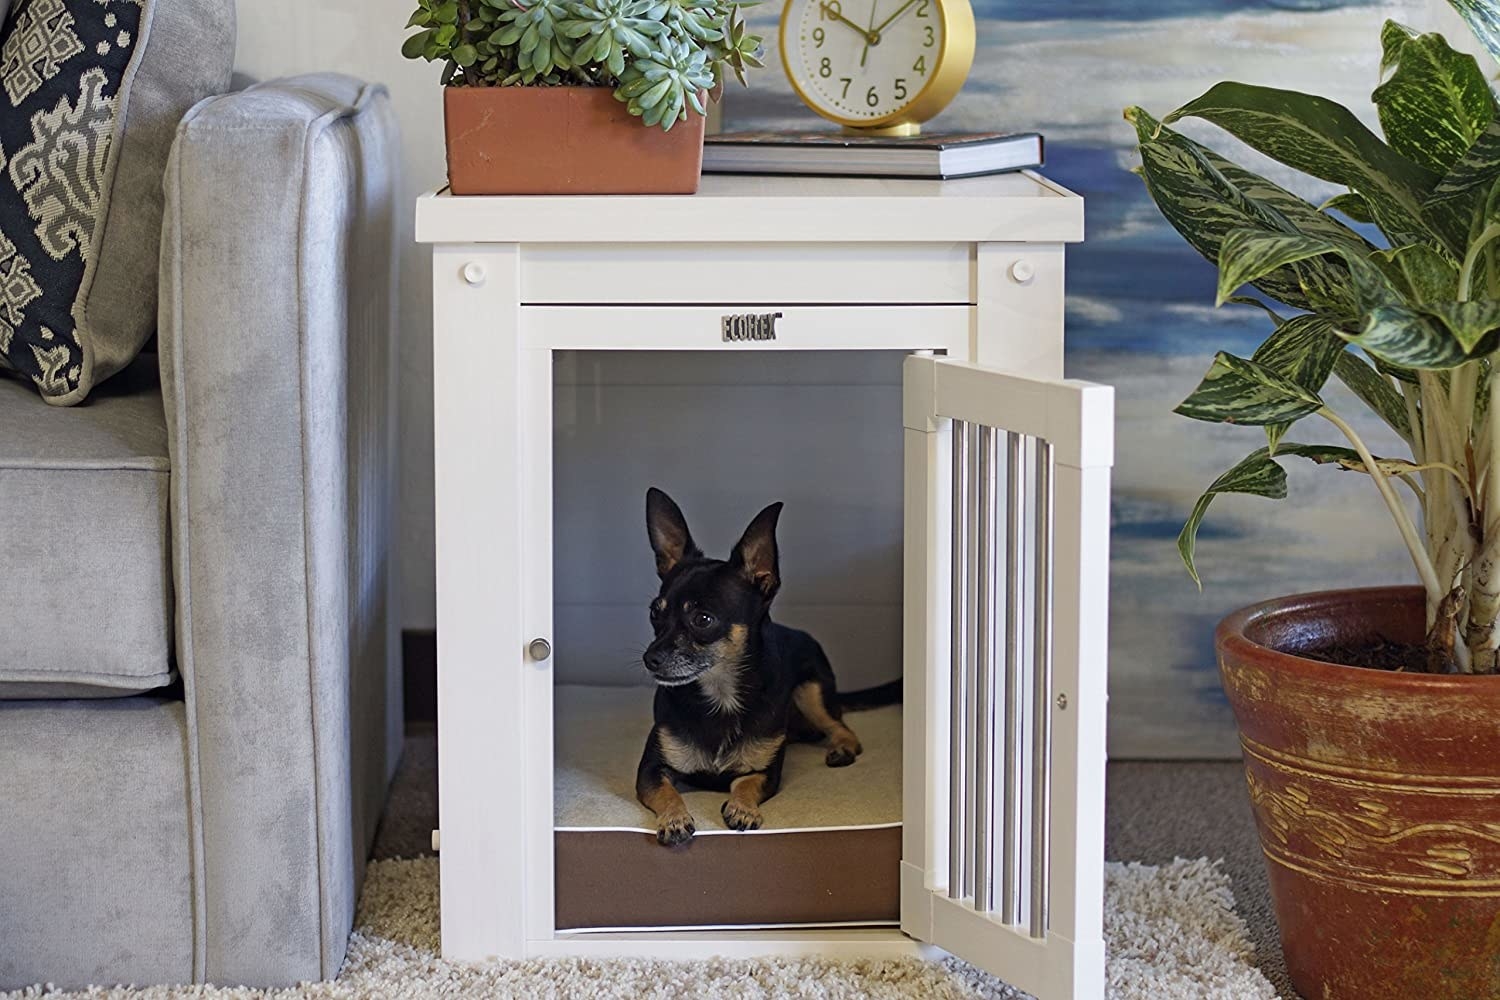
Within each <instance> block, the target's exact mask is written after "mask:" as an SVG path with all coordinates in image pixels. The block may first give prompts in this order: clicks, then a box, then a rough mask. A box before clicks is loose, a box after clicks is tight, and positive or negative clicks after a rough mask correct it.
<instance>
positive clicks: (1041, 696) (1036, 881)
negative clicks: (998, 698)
mask: <svg viewBox="0 0 1500 1000" xmlns="http://www.w3.org/2000/svg"><path fill="white" fill-rule="evenodd" d="M1038 445H1039V447H1038V449H1037V458H1036V578H1035V581H1034V583H1035V587H1036V597H1035V610H1036V618H1035V619H1034V622H1033V626H1032V627H1033V630H1034V631H1033V634H1032V646H1033V650H1034V662H1033V664H1032V666H1033V670H1034V677H1033V681H1032V698H1033V700H1032V707H1031V710H1032V712H1033V714H1034V716H1035V718H1034V719H1033V720H1032V748H1031V766H1032V772H1031V936H1032V937H1034V938H1040V937H1045V936H1046V933H1047V903H1048V884H1047V883H1048V867H1049V865H1048V861H1049V858H1048V852H1047V840H1048V837H1049V836H1050V834H1051V825H1052V823H1051V821H1052V815H1051V813H1052V801H1051V800H1052V795H1051V792H1052V500H1053V497H1052V493H1053V490H1052V445H1051V444H1049V443H1047V442H1046V441H1038Z"/></svg>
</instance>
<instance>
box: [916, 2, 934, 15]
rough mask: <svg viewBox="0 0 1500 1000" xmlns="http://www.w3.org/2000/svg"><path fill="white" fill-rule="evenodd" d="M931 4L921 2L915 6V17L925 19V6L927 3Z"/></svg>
mask: <svg viewBox="0 0 1500 1000" xmlns="http://www.w3.org/2000/svg"><path fill="white" fill-rule="evenodd" d="M931 2H932V0H922V2H921V3H919V4H917V16H918V17H926V16H927V5H928V4H929V3H931Z"/></svg>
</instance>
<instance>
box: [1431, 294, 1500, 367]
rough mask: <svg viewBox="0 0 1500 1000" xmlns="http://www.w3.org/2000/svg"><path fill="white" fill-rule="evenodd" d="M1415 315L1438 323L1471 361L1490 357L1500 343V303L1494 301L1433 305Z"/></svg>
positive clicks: (1438, 303) (1480, 300) (1484, 300)
mask: <svg viewBox="0 0 1500 1000" xmlns="http://www.w3.org/2000/svg"><path fill="white" fill-rule="evenodd" d="M1418 311H1419V312H1421V313H1423V314H1424V315H1427V316H1431V317H1432V318H1433V319H1435V320H1437V321H1438V322H1439V323H1441V324H1442V325H1443V326H1444V327H1445V328H1446V329H1447V330H1448V332H1449V333H1451V334H1453V337H1454V339H1455V340H1457V341H1458V343H1459V346H1461V347H1462V348H1463V349H1464V352H1465V354H1467V355H1469V356H1471V357H1472V356H1477V355H1483V354H1489V353H1490V352H1492V351H1493V350H1494V349H1495V347H1496V342H1497V340H1500V302H1497V301H1495V300H1494V299H1477V300H1475V301H1472V302H1433V303H1429V304H1427V305H1424V306H1422V307H1421V309H1419V310H1418Z"/></svg>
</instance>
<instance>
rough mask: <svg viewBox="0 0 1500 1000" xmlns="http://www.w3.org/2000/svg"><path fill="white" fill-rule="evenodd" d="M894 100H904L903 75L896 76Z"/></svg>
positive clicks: (904, 85) (904, 83) (904, 79)
mask: <svg viewBox="0 0 1500 1000" xmlns="http://www.w3.org/2000/svg"><path fill="white" fill-rule="evenodd" d="M896 100H898V101H904V100H906V78H905V77H900V76H898V77H896Z"/></svg>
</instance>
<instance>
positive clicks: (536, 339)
mask: <svg viewBox="0 0 1500 1000" xmlns="http://www.w3.org/2000/svg"><path fill="white" fill-rule="evenodd" d="M972 312H973V309H972V307H970V306H807V305H802V306H799V305H789V306H777V305H767V304H764V303H762V304H756V303H753V302H743V301H738V302H726V303H722V304H719V305H715V306H526V307H524V308H523V309H522V310H521V335H522V337H523V338H524V340H525V341H526V345H527V346H528V347H550V348H553V349H558V350H560V349H569V348H572V349H577V350H595V351H611V350H614V351H761V352H765V351H817V350H830V349H832V350H841V351H905V350H937V351H949V350H952V351H955V352H957V351H962V350H964V349H965V348H966V347H967V345H968V342H969V329H970V314H971V313H972ZM747 314H749V315H766V314H779V316H778V317H777V319H776V339H775V340H773V341H754V340H736V341H729V342H726V341H725V340H724V335H723V329H722V321H723V319H724V318H725V317H726V316H741V315H747Z"/></svg>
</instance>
